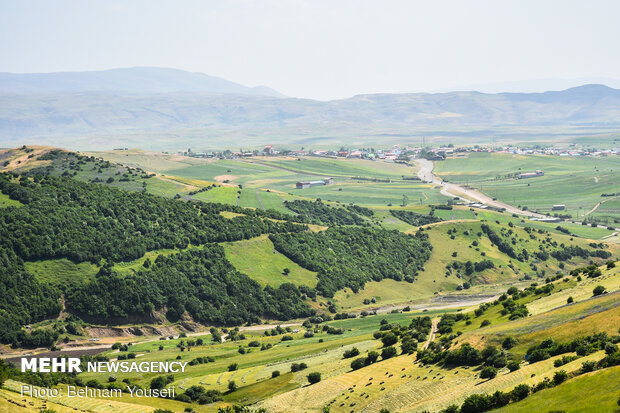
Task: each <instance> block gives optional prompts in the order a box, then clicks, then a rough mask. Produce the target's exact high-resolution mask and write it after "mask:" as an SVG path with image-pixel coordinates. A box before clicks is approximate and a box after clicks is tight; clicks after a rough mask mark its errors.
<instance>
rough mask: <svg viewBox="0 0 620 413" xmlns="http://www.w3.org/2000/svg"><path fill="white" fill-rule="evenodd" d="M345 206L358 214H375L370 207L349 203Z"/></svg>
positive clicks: (370, 215) (369, 215) (367, 215)
mask: <svg viewBox="0 0 620 413" xmlns="http://www.w3.org/2000/svg"><path fill="white" fill-rule="evenodd" d="M345 208H347V209H348V210H349V211H352V212H355V213H356V214H359V215H364V216H366V217H372V216H374V215H375V211H373V210H372V209H370V208H366V207H362V206H359V205H355V204H349V205H347V206H346V207H345Z"/></svg>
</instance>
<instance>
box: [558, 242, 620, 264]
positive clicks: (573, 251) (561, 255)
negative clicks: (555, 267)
mask: <svg viewBox="0 0 620 413" xmlns="http://www.w3.org/2000/svg"><path fill="white" fill-rule="evenodd" d="M551 256H552V257H553V258H555V259H556V260H558V261H568V260H570V259H571V258H573V257H581V258H584V259H585V258H588V257H598V258H609V257H611V253H610V252H609V251H605V250H600V249H596V250H594V251H589V250H587V249H585V248H581V247H580V246H578V245H569V246H565V247H564V248H562V249H559V250H556V251H553V252H552V253H551Z"/></svg>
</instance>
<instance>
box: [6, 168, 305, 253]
mask: <svg viewBox="0 0 620 413" xmlns="http://www.w3.org/2000/svg"><path fill="white" fill-rule="evenodd" d="M0 190H1V191H2V192H3V193H6V194H8V195H9V196H10V197H11V198H12V199H15V200H18V201H20V202H21V203H23V204H25V206H24V207H21V208H3V209H2V210H0V246H2V247H6V248H8V249H12V250H14V251H15V252H16V253H17V254H18V255H19V257H20V258H22V259H24V260H38V259H50V258H68V259H71V260H74V261H76V262H83V261H91V262H93V263H99V261H100V260H101V259H102V258H105V259H108V260H112V261H117V262H118V261H128V260H133V259H136V258H140V257H141V256H143V255H144V253H145V252H146V251H150V250H155V249H161V248H185V247H187V246H188V245H189V244H190V243H191V244H194V245H201V244H204V243H207V242H222V241H235V240H241V239H247V238H251V237H255V236H258V235H261V234H265V233H270V232H295V231H303V230H305V229H306V227H305V226H303V225H296V224H293V223H290V222H273V221H271V220H263V219H256V218H254V217H250V216H240V217H235V218H233V219H226V218H224V217H222V216H221V215H220V214H219V212H220V211H221V208H217V206H216V207H214V206H210V207H204V206H203V204H201V203H184V202H177V201H174V200H170V199H166V198H162V197H158V196H154V195H149V194H143V193H134V192H125V191H121V190H118V189H115V188H108V187H105V186H99V185H91V184H87V183H82V182H78V181H75V180H71V179H60V178H53V177H38V178H37V177H35V179H34V180H31V179H28V178H25V177H22V178H21V179H20V180H19V182H13V181H11V180H10V179H9V177H8V176H7V175H3V176H0ZM204 205H208V204H204Z"/></svg>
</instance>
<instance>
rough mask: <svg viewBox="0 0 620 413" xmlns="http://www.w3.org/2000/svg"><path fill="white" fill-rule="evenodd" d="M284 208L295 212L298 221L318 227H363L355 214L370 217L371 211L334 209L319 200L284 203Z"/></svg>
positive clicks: (362, 222) (359, 218) (362, 223)
mask: <svg viewBox="0 0 620 413" xmlns="http://www.w3.org/2000/svg"><path fill="white" fill-rule="evenodd" d="M284 206H286V207H287V208H288V209H290V210H291V211H293V212H295V213H296V214H297V217H298V219H299V220H301V221H303V222H307V223H310V224H318V225H321V224H324V225H364V224H365V223H366V220H364V218H362V217H361V216H360V215H358V214H357V212H359V213H361V214H363V215H367V216H370V215H372V211H371V210H369V209H368V208H362V207H357V208H347V209H345V208H336V207H331V206H329V205H326V204H324V203H323V202H322V201H321V200H320V199H317V200H316V201H301V200H295V201H284Z"/></svg>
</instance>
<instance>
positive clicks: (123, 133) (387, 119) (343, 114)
mask: <svg viewBox="0 0 620 413" xmlns="http://www.w3.org/2000/svg"><path fill="white" fill-rule="evenodd" d="M618 126H620V90H617V89H612V88H609V87H607V86H604V85H583V86H579V87H575V88H571V89H567V90H563V91H553V92H545V93H498V94H485V93H479V92H448V93H432V94H431V93H406V94H372V95H358V96H354V97H351V98H349V99H342V100H333V101H327V102H324V101H315V100H310V99H297V98H287V97H283V95H281V94H280V93H278V92H276V91H274V90H272V89H269V88H266V87H258V88H248V87H245V86H242V85H239V84H236V83H233V82H229V81H226V80H223V79H219V78H215V77H210V76H207V75H203V74H199V73H189V72H184V71H180V70H174V69H158V68H132V69H114V70H108V71H102V72H77V73H53V74H7V73H4V74H0V146H15V144H21V143H28V142H34V141H35V140H36V141H38V142H45V143H48V144H54V145H59V146H68V147H71V148H74V149H81V148H82V146H84V145H87V146H89V148H93V147H94V146H96V147H100V148H109V145H123V146H127V145H132V146H139V147H147V146H149V145H154V146H151V147H153V148H163V147H165V148H176V147H182V146H186V145H187V144H190V143H194V142H200V143H201V144H204V145H205V146H207V147H211V148H222V147H226V146H230V145H231V144H233V145H236V144H237V141H238V142H239V144H241V143H243V144H245V145H260V142H263V141H264V139H265V138H268V139H271V142H282V143H300V144H318V143H323V144H335V143H336V142H340V143H343V144H345V143H350V144H356V143H359V142H362V141H368V142H372V141H373V139H374V140H377V139H379V138H380V137H382V136H383V137H386V136H388V137H389V136H392V137H394V136H396V137H403V136H405V137H406V136H415V135H417V134H421V133H424V134H431V135H432V134H437V135H442V134H446V133H447V134H450V135H453V136H458V135H461V136H468V135H471V134H472V133H473V134H476V133H477V134H482V135H485V134H486V135H489V134H495V135H502V134H507V133H515V134H521V133H530V132H531V130H532V129H534V130H536V133H538V134H539V133H540V130H541V129H545V130H554V131H556V132H557V130H558V129H565V128H568V129H571V130H579V131H581V132H580V133H585V132H588V133H589V132H593V131H594V132H596V131H606V132H608V131H610V130H613V129H614V128H617V127H618ZM528 130H529V131H530V132H528ZM584 131H585V132H584ZM162 133H164V134H171V136H174V140H171V139H170V136H168V137H167V138H166V139H164V140H163V141H162V142H163V143H162V142H160V143H161V144H159V143H155V140H154V139H153V135H154V134H162ZM554 133H555V132H554ZM88 136H91V137H92V136H106V137H107V138H106V139H105V140H102V141H100V142H99V143H97V141H96V139H85V138H86V137H88ZM128 136H131V139H129V138H128ZM351 136H365V137H367V140H366V138H363V139H361V140H360V139H357V140H351V139H349V138H350V137H351ZM76 137H79V138H80V139H82V141H79V140H75V139H73V138H76ZM110 137H113V138H112V139H110ZM251 137H256V141H253V140H252V139H250V138H251ZM233 138H234V139H236V140H237V141H232V142H233V143H231V140H230V139H233ZM392 139H395V138H392ZM105 145H108V146H107V147H106V146H105ZM203 147H204V146H203Z"/></svg>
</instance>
